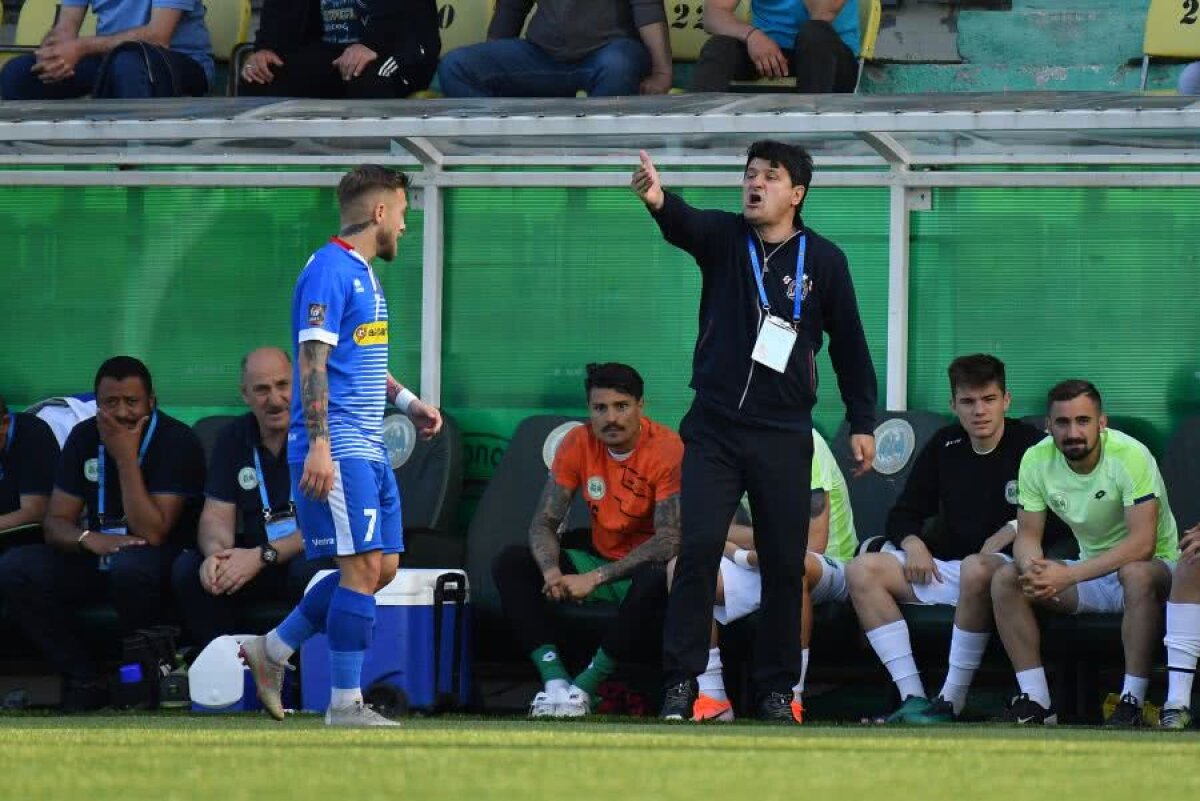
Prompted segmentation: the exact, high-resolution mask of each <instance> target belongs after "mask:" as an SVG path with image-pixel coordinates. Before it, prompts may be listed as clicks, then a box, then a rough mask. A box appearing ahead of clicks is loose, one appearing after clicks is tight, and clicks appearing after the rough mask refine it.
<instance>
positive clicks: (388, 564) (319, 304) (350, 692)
mask: <svg viewBox="0 0 1200 801" xmlns="http://www.w3.org/2000/svg"><path fill="white" fill-rule="evenodd" d="M407 189H408V177H407V176H406V175H405V174H404V173H400V172H394V171H392V170H389V169H387V168H385V167H380V166H375V165H365V166H362V167H358V168H356V169H354V170H351V171H350V172H349V173H347V174H346V175H345V176H344V177H343V178H342V180H341V182H340V183H339V184H338V189H337V197H338V206H339V209H340V211H341V230H340V231H339V233H338V235H337V236H335V237H333V239H331V240H330V242H329V243H328V244H326V245H325V246H324V247H322V248H321V249H320V250H318V251H317V252H316V253H314V254H313V256H312V258H310V259H309V261H308V264H307V265H306V266H305V267H304V270H302V271H301V273H300V277H299V279H298V280H297V282H296V290H295V295H294V297H293V300H292V334H293V343H294V345H295V346H296V352H297V355H296V360H295V364H296V367H295V370H296V374H295V380H294V385H295V386H297V387H299V388H300V391H299V392H298V393H293V396H292V420H291V426H290V429H289V431H288V463H289V468H290V470H291V474H292V489H293V493H294V497H295V498H296V513H297V516H298V518H299V520H298V523H299V526H300V530H301V531H303V532H304V537H305V544H304V545H305V553H306V555H307V556H308V558H309V559H317V558H321V557H327V556H332V557H334V558H335V559H336V561H337V565H338V569H337V570H336V571H334V572H333V573H331V574H329V575H328V576H326V577H325V578H324V579H323V580H322V581H320V582H318V583H317V584H316V585H315V586H313V587H312V589H310V590H309V592H308V593H307V594H306V595H305V596H304V598H303V599H302V600H301V602H300V604H299V605H298V606H297V607H296V608H295V609H294V610H293V611H292V613H291V614H290V615H288V617H287V618H286V619H285V620H284V621H283V622H282V623H281V624H279V626H278V627H276V628H275V629H272V630H271V631H270V632H269V633H268V634H267V635H266V636H265V637H255V638H253V639H250V640H247V641H246V642H245V643H244V644H243V647H242V658H243V659H245V661H246V664H247V665H249V666H250V668H251V670H252V671H253V673H254V680H255V682H256V684H257V685H258V695H259V698H260V700H261V701H262V703H263V707H264V708H265V709H266V710H267V711H268V712H269V713H270V714H271V716H272V717H274V718H276V719H277V720H282V719H283V704H282V700H281V698H280V690H281V689H282V684H283V671H284V668H285V666H286V664H287V661H288V660H289V659H290V658H291V656H292V654H293V653H295V651H296V650H297V649H298V648H299V647H300V645H301V643H303V642H304V641H305V640H306V639H308V638H309V637H311V636H312V635H313V634H315V633H317V632H325V633H326V634H327V635H328V636H329V656H330V663H331V664H330V668H331V669H330V678H331V681H332V693H331V696H330V703H329V709H328V711H327V712H326V713H325V722H326V723H327V724H329V725H333V726H387V725H394V724H393V723H392V721H389V720H388V719H387V718H384V717H383V716H381V715H379V714H377V713H376V712H374V711H373V710H371V709H370V708H369V707H367V706H365V705H364V704H363V700H362V690H361V688H360V684H361V676H362V663H363V655H364V653H365V652H366V650H367V647H368V646H369V645H370V643H371V632H372V629H373V627H374V623H375V597H374V593H375V592H376V591H378V590H379V589H380V588H381V587H383V586H384V585H386V584H387V583H388V582H390V581H391V580H392V578H393V577H394V576H395V574H396V569H397V567H398V565H399V561H400V558H399V554H400V552H401V551H403V550H404V544H403V537H402V530H401V522H400V495H399V491H398V489H397V487H396V479H395V476H394V475H393V473H392V470H391V466H390V464H389V463H388V460H387V456H386V454H385V451H384V446H383V437H382V426H383V413H384V404H385V403H387V402H391V403H393V404H395V405H396V406H397V407H398V408H400V410H401V411H403V412H405V413H406V414H407V415H408V416H409V418H410V419H411V420H412V421H413V423H414V424H416V427H417V429H418V431H419V432H420V434H421V435H422V436H424V437H431V436H433V435H434V434H436V433H437V432H438V431H439V430H440V429H441V425H442V418H441V414H440V413H439V412H438V410H437V409H435V408H434V407H432V406H430V405H429V404H426V403H424V402H422V401H421V400H420V399H419V398H417V397H416V396H415V395H414V394H413V393H412V392H411V391H409V390H407V389H405V388H404V387H403V386H401V385H400V384H399V383H398V382H397V381H396V380H395V379H394V378H392V376H391V375H390V374H389V373H388V369H387V358H388V311H387V300H386V298H385V297H384V294H383V289H382V288H381V287H380V285H379V281H378V279H377V278H376V276H375V271H374V270H372V269H371V261H372V259H374V258H375V257H377V256H378V257H379V258H381V259H383V260H384V261H392V260H393V259H394V258H395V257H396V250H397V242H398V240H399V239H400V237H401V236H403V235H404V213H405V211H406V209H407V208H408V196H407Z"/></svg>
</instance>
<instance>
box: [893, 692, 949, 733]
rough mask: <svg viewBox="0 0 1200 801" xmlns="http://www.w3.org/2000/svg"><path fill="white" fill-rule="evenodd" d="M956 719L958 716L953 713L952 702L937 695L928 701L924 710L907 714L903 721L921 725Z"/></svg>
mask: <svg viewBox="0 0 1200 801" xmlns="http://www.w3.org/2000/svg"><path fill="white" fill-rule="evenodd" d="M957 719H958V716H957V715H955V714H954V704H952V703H950V702H949V701H947V700H946V699H945V698H943V697H942V696H940V695H939V696H938V697H937V698H934V699H933V700H932V701H930V702H929V707H928V708H927V709H926V710H925V711H924V712H917V713H916V714H912V715H909V716H908V717H907V719H906V720H905V721H904V722H905V723H913V724H916V725H918V726H922V725H929V724H934V723H953V722H954V721H955V720H957Z"/></svg>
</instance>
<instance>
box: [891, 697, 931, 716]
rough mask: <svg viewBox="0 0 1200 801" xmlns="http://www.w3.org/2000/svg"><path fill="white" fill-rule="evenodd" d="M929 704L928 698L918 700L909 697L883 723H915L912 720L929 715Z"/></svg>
mask: <svg viewBox="0 0 1200 801" xmlns="http://www.w3.org/2000/svg"><path fill="white" fill-rule="evenodd" d="M930 707H931V704H930V703H929V699H928V698H918V697H917V696H915V695H910V696H908V697H907V698H905V699H904V703H902V704H900V708H899V709H897V710H896V711H895V712H893V713H892V714H890V715H888V716H887V717H886V718H884V720H883V722H884V723H916V722H918V721H916V720H914V718H917V717H919V716H921V715H925V714H928V713H929V709H930Z"/></svg>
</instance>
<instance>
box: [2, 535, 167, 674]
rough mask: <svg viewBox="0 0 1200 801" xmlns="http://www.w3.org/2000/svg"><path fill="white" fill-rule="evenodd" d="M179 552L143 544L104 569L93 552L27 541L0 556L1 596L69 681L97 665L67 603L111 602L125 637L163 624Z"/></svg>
mask: <svg viewBox="0 0 1200 801" xmlns="http://www.w3.org/2000/svg"><path fill="white" fill-rule="evenodd" d="M176 553H178V551H176V550H174V549H171V548H167V547H158V548H155V547H151V546H148V545H146V546H141V547H138V548H126V549H125V550H123V551H118V552H117V553H115V554H113V555H112V557H111V567H110V569H109V570H107V571H101V570H98V569H97V567H96V563H97V560H96V557H95V556H92V555H90V554H75V553H67V552H64V551H60V550H57V549H55V548H52V547H50V546H49V545H45V544H39V545H26V546H25V547H23V548H15V549H13V550H11V551H9V552H8V553H6V554H4V556H3V557H2V558H0V598H3V600H4V605H5V606H6V607H7V608H8V613H9V616H10V617H12V618H13V619H14V620H16V621H17V623H18V624H20V626H21V630H22V631H24V632H25V636H27V637H28V638H29V639H30V640H31V641H32V642H33V644H34V645H35V646H37V648H38V650H39V651H41V653H42V656H44V657H45V658H46V660H47V661H49V662H50V664H51V665H52V666H53V667H54V669H55V670H56V671H58V672H59V673H62V674H63V675H64V676H66V677H67V678H68V679H75V680H82V681H88V680H93V679H95V678H97V677H98V676H99V669H98V667H97V664H96V660H95V658H94V657H93V656H92V654H91V653H89V652H88V649H87V647H86V646H85V645H84V643H83V641H82V639H81V638H80V636H79V634H78V632H77V631H76V628H75V625H76V624H75V619H74V616H73V615H72V614H71V610H72V608H74V607H77V606H80V605H82V604H84V603H88V602H96V601H105V600H107V601H111V602H112V603H113V605H114V606H116V608H117V615H118V616H119V618H120V621H121V633H122V636H127V635H129V634H132V633H133V632H134V631H136V630H137V629H140V628H147V627H149V626H155V625H159V624H161V623H165V622H167V621H166V617H167V615H166V610H167V609H168V608H169V604H168V600H169V598H170V595H169V592H168V587H167V576H168V573H169V571H170V569H171V561H172V560H173V558H174V557H175V554H176Z"/></svg>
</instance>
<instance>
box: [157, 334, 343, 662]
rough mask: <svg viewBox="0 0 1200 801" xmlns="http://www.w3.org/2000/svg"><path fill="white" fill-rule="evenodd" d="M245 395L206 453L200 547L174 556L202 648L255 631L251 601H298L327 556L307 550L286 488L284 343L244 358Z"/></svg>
mask: <svg viewBox="0 0 1200 801" xmlns="http://www.w3.org/2000/svg"><path fill="white" fill-rule="evenodd" d="M241 391H242V399H243V400H244V401H245V402H246V405H247V406H249V407H250V411H249V412H248V413H246V414H244V415H242V416H241V417H239V418H238V419H236V420H234V421H233V422H232V423H230V424H229V425H228V426H226V427H225V428H224V429H223V430H222V431H221V433H220V434H219V435H218V437H217V443H216V445H215V447H214V448H213V452H212V457H211V458H210V460H209V471H208V483H207V485H206V487H205V500H204V510H203V512H202V513H201V515H200V526H199V532H198V536H197V548H198V551H192V550H188V551H184V552H183V553H182V554H180V556H179V557H178V558H177V559H176V560H175V565H174V569H173V571H172V581H173V583H174V585H175V594H176V597H177V598H178V599H179V603H180V606H181V607H182V611H183V616H184V620H185V621H186V623H187V627H188V631H189V632H190V634H191V637H192V640H193V642H194V643H195V644H196V645H198V646H199V647H200V648H203V647H204V646H206V645H208V643H209V642H210V641H212V640H213V638H215V637H219V636H221V635H222V634H234V633H255V632H252V631H249V630H248V627H247V626H246V625H245V624H244V622H243V612H244V610H245V608H246V607H247V606H248V605H250V604H253V603H257V602H262V601H278V602H283V604H284V605H287V606H290V605H292V604H295V603H296V601H298V600H299V599H300V596H301V595H302V594H303V593H304V588H305V587H306V586H307V585H308V582H309V580H310V579H311V578H312V577H313V575H314V574H315V573H316V572H317V571H318V570H323V569H325V568H331V567H333V565H332V564H331V563H330V561H329V560H318V561H307V560H305V559H297V558H295V557H296V556H298V555H301V554H303V552H304V537H303V534H302V533H301V532H300V530H299V529H298V528H297V525H296V509H295V505H294V504H293V503H292V499H291V497H290V493H291V489H290V487H291V482H290V479H289V477H288V464H287V431H288V421H289V414H290V409H291V401H292V360H291V357H290V356H288V354H287V353H285V352H284V351H282V350H280V349H279V348H259V349H258V350H255V351H251V352H250V353H248V354H247V355H246V356H245V357H244V358H243V359H242V386H241Z"/></svg>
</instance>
